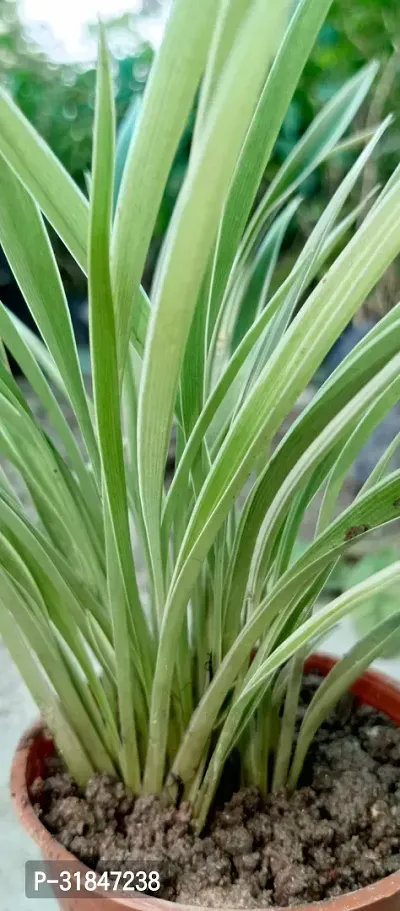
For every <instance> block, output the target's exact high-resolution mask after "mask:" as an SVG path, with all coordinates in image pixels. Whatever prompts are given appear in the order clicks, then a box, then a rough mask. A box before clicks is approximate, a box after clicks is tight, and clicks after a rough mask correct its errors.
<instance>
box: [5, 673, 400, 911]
mask: <svg viewBox="0 0 400 911" xmlns="http://www.w3.org/2000/svg"><path fill="white" fill-rule="evenodd" d="M334 664H335V659H334V658H330V657H328V656H326V655H315V656H313V657H311V658H310V659H309V660H308V661H307V664H306V670H307V671H320V672H321V673H322V674H324V675H326V674H327V673H328V671H329V670H330V669H331V667H332V666H333V665H334ZM352 692H353V693H354V695H355V696H357V697H358V698H360V699H361V700H362V702H364V703H366V704H367V705H371V706H373V707H374V708H376V709H379V710H381V711H383V712H385V713H386V714H387V715H388V716H389V717H390V718H391V719H392V721H394V722H395V724H397V725H398V726H400V689H398V688H397V687H396V685H395V684H394V683H393V682H392V681H391V680H390V679H389V678H387V677H384V676H382V675H381V674H377V673H375V672H368V673H367V674H364V675H363V676H362V677H361V678H360V680H359V681H358V682H357V683H356V684H355V686H354V687H353V688H352ZM53 752H54V747H53V744H52V742H51V741H49V740H48V739H47V740H46V739H45V737H44V735H43V732H42V730H41V727H40V724H37V725H36V726H35V727H33V728H31V730H29V731H28V732H27V733H26V734H25V735H24V737H23V738H22V740H21V741H20V743H19V746H18V748H17V751H16V754H15V757H14V761H13V764H12V770H11V795H12V799H13V802H14V806H15V809H16V811H17V814H18V816H19V818H20V820H21V822H22V825H23V826H24V829H25V830H26V832H28V833H29V835H30V836H31V837H32V838H33V840H34V841H35V842H36V844H37V845H38V848H39V851H40V853H41V855H42V857H43V858H44V859H45V860H57V861H62V862H63V863H67V864H68V863H70V862H73V861H75V858H74V857H73V856H72V854H70V853H69V851H67V850H66V848H64V847H63V846H62V845H60V844H59V843H58V842H57V841H56V840H55V839H54V838H53V836H52V835H50V833H49V832H48V831H47V829H45V828H44V826H43V825H42V824H41V822H40V821H39V819H38V818H37V816H36V814H35V813H34V810H33V808H32V805H31V801H30V798H29V787H30V785H31V784H32V782H33V780H34V779H35V778H36V777H37V776H38V775H41V774H42V773H43V769H44V761H45V758H46V757H47V756H49V755H51V754H52V753H53ZM75 862H76V861H75ZM85 869H86V868H85V867H83V865H82V870H85ZM60 907H61V908H63V909H64V911H123V909H126V911H188V909H189V911H211V909H205V908H202V909H201V908H199V907H198V906H196V907H194V906H188V905H180V904H177V903H173V902H167V901H164V900H163V899H160V898H152V897H139V896H138V897H137V898H136V897H135V898H128V899H125V898H117V896H116V895H111V894H110V893H108V894H107V893H102V894H101V895H99V893H96V897H95V898H89V897H85V898H72V897H70V898H68V897H66V898H63V899H62V900H60ZM269 911H271V909H269ZM275 911H279V909H275ZM296 911H400V872H399V873H395V874H394V875H392V876H388V877H387V878H386V879H383V880H381V881H380V882H378V883H376V884H375V885H373V886H368V887H366V888H364V889H359V890H358V891H357V892H353V893H351V894H348V895H343V896H341V897H340V898H335V899H333V900H331V901H326V902H318V903H316V904H315V903H314V904H312V905H307V906H304V905H303V906H302V907H301V908H300V907H298V908H297V909H296Z"/></svg>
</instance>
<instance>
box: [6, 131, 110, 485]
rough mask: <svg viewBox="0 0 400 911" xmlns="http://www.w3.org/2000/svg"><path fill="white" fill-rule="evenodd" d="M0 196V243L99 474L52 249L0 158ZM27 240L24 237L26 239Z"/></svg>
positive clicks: (32, 206)
mask: <svg viewBox="0 0 400 911" xmlns="http://www.w3.org/2000/svg"><path fill="white" fill-rule="evenodd" d="M0 132H1V131H0ZM0 194H1V198H2V206H1V211H0V242H1V244H2V247H3V249H4V252H5V254H6V256H7V259H8V262H9V264H10V266H11V269H12V271H13V273H14V275H15V278H16V281H17V282H18V285H19V287H20V289H21V291H22V294H23V295H24V297H25V300H26V303H27V304H28V307H29V309H30V311H31V313H32V316H33V318H34V320H35V322H36V325H37V326H38V329H39V331H40V332H41V334H42V336H43V338H44V341H45V342H46V345H47V347H48V348H49V351H50V354H51V355H52V356H53V358H54V361H55V363H56V365H57V368H58V370H59V371H60V374H61V376H62V377H63V380H64V382H65V387H66V389H67V392H68V396H69V398H70V400H71V403H72V406H73V408H74V411H75V413H76V416H77V419H78V422H79V426H80V428H81V431H82V435H83V438H84V440H85V443H86V446H87V449H88V453H89V456H90V459H91V461H92V465H93V470H94V472H95V476H96V477H98V473H99V460H98V450H97V443H96V439H95V436H94V431H93V426H92V422H91V417H90V411H89V407H88V401H87V398H86V393H85V388H84V385H83V380H82V374H81V370H80V366H79V359H78V353H77V350H76V343H75V338H74V333H73V329H72V323H71V317H70V313H69V309H68V304H67V300H66V298H65V294H64V290H63V287H62V283H61V279H60V275H59V271H58V268H57V264H56V260H55V257H54V253H53V250H52V248H51V245H50V241H49V238H48V235H47V232H46V229H45V226H44V223H43V219H42V217H41V215H40V212H39V210H38V208H37V206H36V205H35V203H34V202H33V199H32V197H31V196H30V195H29V193H28V192H27V191H26V190H25V188H24V187H23V185H22V184H21V183H20V181H19V180H18V179H17V178H16V177H15V175H14V174H13V172H12V170H11V169H10V168H9V167H8V165H7V164H6V162H5V160H4V159H2V158H0ZM26 238H29V243H27V242H26Z"/></svg>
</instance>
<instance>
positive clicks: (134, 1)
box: [21, 0, 162, 59]
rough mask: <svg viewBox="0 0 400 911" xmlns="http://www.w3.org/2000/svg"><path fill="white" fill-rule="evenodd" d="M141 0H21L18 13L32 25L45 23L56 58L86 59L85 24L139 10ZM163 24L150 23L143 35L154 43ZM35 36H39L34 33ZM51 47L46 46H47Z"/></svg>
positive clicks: (87, 48)
mask: <svg viewBox="0 0 400 911" xmlns="http://www.w3.org/2000/svg"><path fill="white" fill-rule="evenodd" d="M140 6H141V4H140V0H21V12H22V14H23V16H24V18H25V20H26V21H27V22H28V23H29V25H32V26H33V27H35V26H38V25H40V24H42V23H44V24H45V25H46V26H48V27H49V28H50V29H51V31H52V33H53V35H54V39H55V42H56V43H57V45H58V48H57V51H56V56H57V58H58V59H71V58H72V59H85V58H86V57H87V56H88V54H89V53H90V52H91V49H90V50H89V47H88V45H87V41H85V25H86V24H87V23H88V22H94V21H95V20H96V19H97V16H98V15H100V16H101V17H103V18H104V19H106V18H107V17H110V16H112V17H113V18H115V17H116V16H118V15H119V14H121V13H125V12H127V11H131V12H134V11H135V8H136V9H140ZM161 30H162V24H161V23H160V22H159V21H157V22H153V23H149V27H148V28H147V30H146V33H145V37H146V38H148V39H149V40H150V41H152V42H153V43H155V44H157V43H158V41H159V39H160V35H161ZM35 36H36V37H39V40H40V35H39V36H38V35H37V34H36V35H35ZM46 49H47V50H50V49H49V48H46Z"/></svg>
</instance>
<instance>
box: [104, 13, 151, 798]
mask: <svg viewBox="0 0 400 911" xmlns="http://www.w3.org/2000/svg"><path fill="white" fill-rule="evenodd" d="M114 141H115V112H114V101H113V87H112V79H111V71H110V61H109V55H108V51H107V47H106V43H105V37H104V33H103V30H102V29H101V30H100V44H99V61H98V81H97V95H96V109H95V131H94V150H93V170H92V198H91V209H90V222H89V327H90V350H91V358H92V373H93V390H94V402H95V411H96V420H97V431H98V438H99V447H100V453H101V465H102V472H103V484H104V489H103V497H104V500H105V524H106V553H107V576H108V591H109V599H110V607H111V611H112V620H113V631H114V646H115V654H116V667H117V682H118V697H119V711H120V720H121V734H122V741H123V757H124V777H125V780H126V783H127V784H129V786H131V787H132V788H133V789H134V790H135V791H136V792H137V791H138V788H139V787H140V771H139V765H138V756H137V745H136V731H135V723H134V717H135V716H134V702H133V689H132V675H131V655H130V647H129V620H128V614H130V616H131V617H132V621H133V632H134V635H135V640H136V642H135V645H136V653H137V656H138V660H139V661H141V662H142V666H141V667H140V672H141V674H142V675H143V679H144V680H145V681H146V671H145V669H144V666H143V665H146V664H147V662H148V658H149V655H148V650H149V632H148V629H147V625H146V620H145V617H144V614H143V610H142V606H141V603H140V599H139V592H138V588H137V583H136V575H135V568H134V563H133V556H132V549H131V540H130V531H129V519H128V503H127V494H126V479H125V467H124V456H123V444H122V426H121V402H120V393H119V389H120V384H119V377H118V364H117V347H116V334H115V323H114V307H113V298H112V291H111V275H110V259H109V244H110V234H111V216H112V198H113V179H114ZM105 363H106V364H107V371H105V370H104V364H105ZM139 643H140V646H139ZM146 653H147V654H146Z"/></svg>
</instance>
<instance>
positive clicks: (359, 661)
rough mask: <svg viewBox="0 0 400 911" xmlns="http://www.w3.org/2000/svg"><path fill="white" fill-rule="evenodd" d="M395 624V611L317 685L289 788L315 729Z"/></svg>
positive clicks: (387, 638) (398, 620)
mask: <svg viewBox="0 0 400 911" xmlns="http://www.w3.org/2000/svg"><path fill="white" fill-rule="evenodd" d="M381 595H382V592H381V590H380V589H379V592H378V597H381ZM399 623H400V617H399V612H398V611H396V613H394V614H392V615H391V616H390V617H387V618H386V619H385V620H383V621H382V622H381V623H379V624H378V625H377V626H375V627H374V629H372V630H371V632H370V633H368V635H367V636H365V638H364V639H362V641H361V642H357V644H356V645H355V646H353V648H352V649H350V651H349V652H347V654H346V655H345V656H344V658H342V660H341V661H338V662H337V664H335V666H334V667H333V668H332V670H331V671H330V672H329V674H328V675H327V676H326V677H325V679H324V680H323V681H322V683H321V685H320V686H319V687H318V689H317V692H316V693H315V696H314V697H313V699H312V700H311V702H310V705H309V706H308V708H307V711H306V713H305V715H304V718H303V721H302V724H301V728H300V731H299V735H298V738H297V744H296V749H295V754H294V757H293V761H292V765H291V769H290V775H289V779H288V787H289V788H290V789H294V788H295V787H296V785H297V782H298V779H299V775H300V773H301V770H302V767H303V763H304V759H305V757H306V755H307V752H308V750H309V747H310V744H311V742H312V740H313V738H314V735H315V734H316V732H317V730H318V728H319V727H320V726H321V724H322V723H323V721H325V718H327V716H328V715H329V713H330V712H331V711H332V709H333V708H334V707H335V705H336V704H337V703H338V702H339V701H340V699H341V698H342V697H343V696H344V695H345V693H347V692H348V690H349V689H351V687H352V685H353V684H354V683H355V682H356V680H358V678H359V677H360V676H361V674H362V673H363V672H364V671H365V670H367V668H368V667H369V666H370V665H371V664H372V662H373V661H375V659H376V658H379V656H380V655H381V654H382V653H383V652H384V651H385V648H386V647H387V646H388V645H390V641H391V640H392V639H393V635H394V634H396V632H398V629H399Z"/></svg>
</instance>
